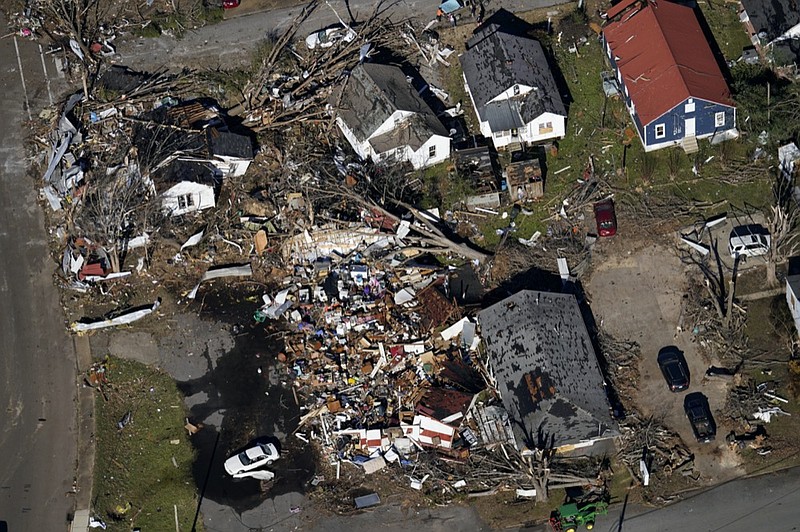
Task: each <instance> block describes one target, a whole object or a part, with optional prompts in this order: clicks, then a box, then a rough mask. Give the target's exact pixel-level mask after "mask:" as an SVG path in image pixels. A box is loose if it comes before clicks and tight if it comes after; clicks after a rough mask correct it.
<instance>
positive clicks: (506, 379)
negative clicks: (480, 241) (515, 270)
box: [478, 290, 616, 448]
mask: <svg viewBox="0 0 800 532" xmlns="http://www.w3.org/2000/svg"><path fill="white" fill-rule="evenodd" d="M478 321H479V323H480V326H481V336H482V337H483V338H484V341H485V342H486V347H487V351H488V353H489V360H490V364H491V365H492V368H493V369H494V374H495V377H496V379H497V386H498V389H499V391H500V394H501V396H502V399H503V404H504V406H505V408H506V410H508V412H509V415H510V416H511V418H512V420H513V421H512V426H513V430H514V436H515V438H516V439H517V445H518V446H520V447H521V448H524V447H529V448H531V447H534V446H537V445H539V443H538V439H539V437H546V438H547V441H548V442H550V441H551V440H550V438H552V442H553V443H554V445H555V446H556V447H559V446H563V445H569V444H575V443H578V442H580V441H582V440H588V439H592V438H596V437H598V436H600V435H606V436H608V435H612V434H615V433H616V429H615V427H614V423H613V421H612V420H611V415H610V407H609V403H608V399H607V397H606V392H605V388H604V385H603V376H602V373H601V371H600V365H599V363H598V361H597V356H596V355H595V352H594V348H593V346H592V341H591V338H590V337H589V332H588V331H587V329H586V325H585V324H584V321H583V317H582V315H581V311H580V308H579V307H578V303H577V301H576V300H575V297H574V296H573V295H570V294H555V293H549V292H537V291H532V290H524V291H522V292H518V293H516V294H514V295H513V296H511V297H509V298H506V299H504V300H503V301H500V302H499V303H496V304H494V305H492V306H491V307H488V308H486V309H485V310H483V311H481V312H480V313H479V314H478Z"/></svg>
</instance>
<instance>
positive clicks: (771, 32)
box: [741, 0, 800, 41]
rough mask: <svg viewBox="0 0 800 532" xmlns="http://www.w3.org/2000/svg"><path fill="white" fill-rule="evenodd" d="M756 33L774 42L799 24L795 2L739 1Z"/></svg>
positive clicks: (773, 0)
mask: <svg viewBox="0 0 800 532" xmlns="http://www.w3.org/2000/svg"><path fill="white" fill-rule="evenodd" d="M741 3H742V7H744V10H745V11H746V12H747V16H748V17H750V23H751V24H752V25H753V29H754V30H755V31H756V33H760V32H762V31H763V32H765V33H766V34H767V39H768V40H769V41H774V40H775V39H777V38H778V37H780V36H781V35H783V34H784V33H786V32H787V31H789V30H790V29H792V28H793V27H795V26H797V25H798V24H800V6H798V3H797V0H741Z"/></svg>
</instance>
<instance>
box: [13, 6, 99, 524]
mask: <svg viewBox="0 0 800 532" xmlns="http://www.w3.org/2000/svg"><path fill="white" fill-rule="evenodd" d="M0 27H3V28H5V27H6V21H5V17H3V16H1V15H0ZM17 48H18V49H19V61H18V60H17ZM0 58H2V59H0V65H2V68H0V88H2V94H3V105H2V106H0V121H2V123H3V126H4V127H2V128H0V405H2V408H3V409H4V414H3V416H2V431H0V530H9V531H12V532H15V531H18V530H20V531H21V530H48V531H49V530H52V531H58V530H66V528H67V520H68V515H69V513H70V512H72V510H73V503H74V499H73V497H72V496H71V494H72V488H73V479H74V478H75V460H76V425H75V420H76V404H75V397H76V395H75V392H76V390H77V387H76V386H75V384H76V379H75V352H74V349H73V345H72V340H71V339H70V338H69V336H68V335H67V332H66V328H65V326H64V314H63V312H62V310H61V305H60V303H59V298H58V292H57V290H56V288H55V286H54V285H53V271H54V270H55V268H56V264H55V262H53V260H52V259H51V258H50V255H49V252H48V248H47V231H46V230H45V226H44V217H43V215H42V211H41V209H40V207H39V204H38V203H37V195H36V192H35V191H34V181H33V180H31V179H30V178H29V177H28V175H27V167H28V165H29V161H28V160H27V158H26V153H25V148H24V145H23V139H24V137H25V135H26V133H27V131H26V128H27V126H26V125H25V124H24V123H23V122H24V121H27V120H28V113H27V110H26V107H25V101H26V94H25V92H24V91H23V81H22V79H21V78H20V71H19V68H20V65H22V67H23V72H24V76H25V84H26V87H27V91H28V94H27V97H28V100H29V101H30V103H31V106H32V108H33V109H39V108H41V107H42V105H43V104H47V103H49V100H48V96H47V86H46V84H45V83H43V80H44V73H43V70H42V67H43V66H45V68H48V69H49V71H48V72H49V75H54V74H55V70H54V68H53V63H52V62H51V61H47V62H46V63H45V65H43V64H42V60H41V58H40V56H39V48H38V47H37V46H36V45H35V44H34V43H31V42H30V41H24V40H20V41H19V42H18V43H17V47H15V41H14V39H12V38H4V39H2V40H0ZM53 88H55V87H53ZM35 113H36V111H33V114H34V116H35ZM37 182H38V181H37ZM82 487H84V488H85V489H86V490H87V492H88V489H89V486H82ZM4 525H5V526H4Z"/></svg>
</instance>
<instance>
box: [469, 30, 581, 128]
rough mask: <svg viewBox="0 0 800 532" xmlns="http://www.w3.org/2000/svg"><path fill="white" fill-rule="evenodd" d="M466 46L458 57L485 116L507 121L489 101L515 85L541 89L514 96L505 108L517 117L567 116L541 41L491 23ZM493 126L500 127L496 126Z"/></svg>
mask: <svg viewBox="0 0 800 532" xmlns="http://www.w3.org/2000/svg"><path fill="white" fill-rule="evenodd" d="M467 46H468V49H467V51H466V52H464V53H463V54H461V56H460V58H459V59H460V61H461V68H462V69H463V71H464V77H465V78H466V80H467V84H468V85H469V87H470V92H471V93H472V97H473V99H474V100H475V107H476V108H477V109H478V114H479V115H480V116H481V119H482V120H491V119H493V120H495V121H496V122H497V123H508V120H507V118H500V117H499V116H500V111H499V110H498V109H497V108H496V107H495V106H494V105H492V104H489V102H490V101H491V100H492V99H493V98H496V97H497V96H498V95H500V94H501V93H502V92H504V91H506V90H508V89H510V88H511V87H513V86H514V85H526V86H529V87H536V88H537V89H538V90H535V91H531V92H529V93H527V94H525V95H521V96H519V97H517V98H512V101H511V106H510V108H508V109H506V110H504V112H505V113H508V112H510V113H512V114H515V115H516V116H517V118H515V119H514V120H519V119H521V120H522V122H523V123H528V122H530V121H531V120H533V119H534V118H536V117H537V116H539V115H541V114H542V113H544V112H550V113H555V114H559V115H563V116H566V114H567V113H566V110H565V108H564V103H563V102H562V101H561V96H560V95H559V93H558V86H557V85H556V81H555V78H554V77H553V72H552V71H551V70H550V65H549V64H548V63H547V58H546V57H545V55H544V50H543V49H542V45H541V44H539V41H537V40H534V39H527V38H524V37H518V36H516V35H511V34H509V33H505V32H503V31H502V30H501V29H500V28H499V27H498V26H496V25H490V26H489V27H488V28H486V29H484V30H483V31H481V32H479V33H478V34H476V35H474V36H473V37H472V38H471V39H470V40H469V41H468V42H467ZM517 127H519V126H517ZM492 129H493V130H495V131H496V130H497V129H495V128H494V126H492ZM508 129H511V128H508Z"/></svg>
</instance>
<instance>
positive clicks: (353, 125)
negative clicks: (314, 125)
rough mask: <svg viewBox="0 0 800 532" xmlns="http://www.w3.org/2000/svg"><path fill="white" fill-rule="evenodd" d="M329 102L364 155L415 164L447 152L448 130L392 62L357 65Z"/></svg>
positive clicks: (430, 161) (437, 160)
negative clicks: (334, 107)
mask: <svg viewBox="0 0 800 532" xmlns="http://www.w3.org/2000/svg"><path fill="white" fill-rule="evenodd" d="M332 102H334V104H336V105H337V106H338V107H337V109H336V112H337V116H336V124H337V125H338V126H339V129H340V130H341V132H342V134H343V135H344V137H345V139H347V142H348V143H349V144H350V145H351V146H352V147H353V150H355V152H356V153H357V154H358V155H359V157H361V158H362V159H371V160H372V161H373V162H375V163H392V162H398V163H399V162H409V163H411V166H413V167H414V168H415V169H419V168H425V167H428V166H432V165H434V164H437V163H440V162H442V161H446V160H448V159H449V158H450V137H449V135H448V132H447V130H446V129H445V127H444V125H442V123H441V122H440V121H439V119H438V118H436V115H434V113H433V111H432V110H431V108H430V107H428V104H426V103H425V101H424V100H423V99H422V98H421V97H420V96H419V94H418V93H417V91H416V89H415V88H414V86H413V84H412V83H411V81H409V80H408V79H407V78H406V75H405V74H403V72H402V70H400V68H398V67H396V66H390V65H379V64H375V63H363V64H360V65H358V66H357V67H356V68H354V69H353V71H352V72H351V73H350V77H349V78H348V80H347V81H346V82H345V83H344V87H343V88H342V92H341V93H338V92H337V93H335V94H334V95H332Z"/></svg>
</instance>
